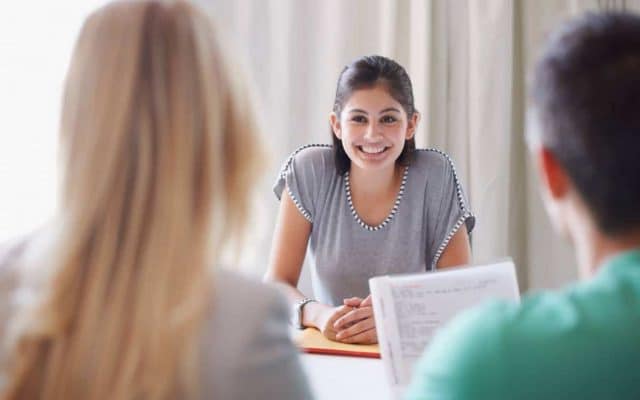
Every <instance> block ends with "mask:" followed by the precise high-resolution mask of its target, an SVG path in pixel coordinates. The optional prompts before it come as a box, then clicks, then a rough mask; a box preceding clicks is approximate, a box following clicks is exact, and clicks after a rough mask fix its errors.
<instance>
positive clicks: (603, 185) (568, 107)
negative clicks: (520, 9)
mask: <svg viewBox="0 0 640 400" xmlns="http://www.w3.org/2000/svg"><path fill="white" fill-rule="evenodd" d="M531 94H532V95H531V100H532V102H533V106H534V109H535V111H536V114H537V121H538V122H539V124H540V128H541V129H540V140H541V143H542V145H543V146H544V147H545V148H547V149H548V150H549V151H550V152H551V153H552V154H553V155H554V156H555V157H556V158H557V160H558V162H559V163H560V165H562V167H563V168H564V169H565V170H566V172H567V174H568V176H569V178H570V179H571V180H572V182H573V184H574V185H575V187H576V189H577V191H578V192H579V193H580V195H581V197H582V198H583V200H584V201H585V203H586V205H587V207H588V208H589V210H590V212H591V213H592V215H593V217H594V220H595V222H596V224H597V226H598V228H599V229H600V230H601V231H602V232H603V233H605V234H607V235H611V236H615V235H619V234H624V233H627V232H629V231H634V230H636V229H638V228H640V17H639V16H638V15H635V14H631V13H601V14H593V13H592V14H587V15H585V16H583V17H581V18H579V19H576V20H574V21H572V22H570V23H568V24H567V25H565V26H564V27H562V28H561V29H560V30H558V31H557V32H556V33H555V34H554V35H553V36H552V38H551V39H550V41H549V43H548V45H547V47H546V49H545V51H544V52H543V55H542V57H541V59H540V60H539V62H538V63H537V65H536V67H535V70H534V74H533V80H532V82H531Z"/></svg>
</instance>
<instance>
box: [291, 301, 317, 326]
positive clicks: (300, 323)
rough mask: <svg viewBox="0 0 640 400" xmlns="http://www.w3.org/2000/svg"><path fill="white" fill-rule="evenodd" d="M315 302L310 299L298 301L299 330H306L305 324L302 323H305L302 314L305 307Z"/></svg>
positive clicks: (296, 315) (297, 323) (296, 312)
mask: <svg viewBox="0 0 640 400" xmlns="http://www.w3.org/2000/svg"><path fill="white" fill-rule="evenodd" d="M313 301H315V300H314V299H309V298H304V299H302V300H300V301H298V302H297V303H296V311H295V317H296V319H297V321H296V326H297V328H298V329H304V328H305V326H304V324H303V323H302V321H303V319H302V312H303V309H304V306H306V305H307V304H309V303H311V302H313Z"/></svg>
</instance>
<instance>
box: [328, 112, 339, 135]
mask: <svg viewBox="0 0 640 400" xmlns="http://www.w3.org/2000/svg"><path fill="white" fill-rule="evenodd" d="M329 124H331V130H333V134H334V135H336V137H337V138H338V139H342V128H341V127H340V118H338V115H337V114H336V113H335V112H332V113H331V114H329Z"/></svg>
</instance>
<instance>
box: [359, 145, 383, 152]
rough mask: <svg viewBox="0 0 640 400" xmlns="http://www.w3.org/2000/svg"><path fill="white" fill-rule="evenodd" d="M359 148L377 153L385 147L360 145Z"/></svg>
mask: <svg viewBox="0 0 640 400" xmlns="http://www.w3.org/2000/svg"><path fill="white" fill-rule="evenodd" d="M360 149H361V150H362V151H363V152H365V153H368V154H378V153H382V152H383V151H384V150H385V149H386V147H384V146H360Z"/></svg>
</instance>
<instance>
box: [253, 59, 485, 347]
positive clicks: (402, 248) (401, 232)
mask: <svg viewBox="0 0 640 400" xmlns="http://www.w3.org/2000/svg"><path fill="white" fill-rule="evenodd" d="M419 121H420V114H419V113H418V112H417V111H416V110H415V108H414V102H413V93H412V88H411V80H410V79H409V76H408V75H407V73H406V71H405V70H404V68H403V67H402V66H400V65H399V64H398V63H396V62H395V61H393V60H390V59H388V58H384V57H380V56H369V57H363V58H360V59H358V60H356V61H355V62H353V63H352V64H350V65H348V66H347V67H345V69H344V70H343V71H342V74H341V75H340V78H339V79H338V87H337V91H336V97H335V101H334V106H333V112H332V113H331V115H330V124H331V134H332V138H333V146H330V145H307V146H304V147H302V148H301V149H298V150H296V151H295V152H294V153H293V154H292V155H291V157H289V159H288V160H287V161H286V163H285V165H284V167H283V168H282V172H281V173H280V175H279V177H278V179H277V181H276V184H275V187H274V191H275V194H276V196H277V197H278V198H279V199H280V200H281V203H280V212H279V216H278V220H277V224H276V228H275V234H274V239H273V247H272V251H271V258H270V262H269V270H268V272H267V275H266V277H265V279H267V280H270V281H276V282H281V283H282V284H283V287H284V289H285V291H286V292H287V293H288V295H289V297H290V300H291V302H292V303H294V304H296V307H297V312H296V313H295V315H296V316H297V318H298V325H299V327H307V326H310V327H315V328H318V329H320V330H321V331H322V332H323V333H324V334H325V336H327V337H328V338H330V339H332V340H338V341H342V342H347V343H375V342H377V335H376V330H375V325H374V321H373V311H372V308H371V302H370V298H369V297H368V296H369V288H368V280H369V278H371V277H374V276H377V275H383V274H391V273H411V272H424V271H433V270H435V269H436V268H444V267H448V266H455V265H461V264H467V263H468V262H469V260H470V246H469V233H470V232H471V230H472V229H473V226H474V223H475V218H474V216H473V214H472V213H471V211H470V210H469V208H468V206H467V202H466V199H465V195H464V192H463V190H462V187H461V185H460V182H459V180H458V177H457V175H456V172H455V168H454V166H453V162H452V161H451V159H450V158H449V157H448V156H447V155H446V154H444V153H443V152H441V151H439V150H433V149H431V150H423V149H420V150H416V148H415V142H414V134H415V131H416V127H417V125H418V123H419ZM463 226H464V228H465V229H461V227H463ZM307 248H308V249H309V250H308V252H309V256H310V264H311V268H312V279H313V287H314V295H315V296H314V297H313V299H314V300H312V299H311V298H307V296H305V295H304V294H303V293H302V292H300V291H299V290H297V289H296V286H297V283H298V279H299V277H300V271H301V268H302V262H303V260H304V258H305V255H306V253H307Z"/></svg>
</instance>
